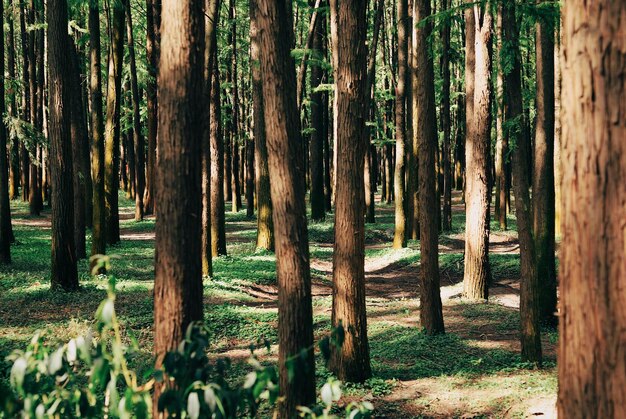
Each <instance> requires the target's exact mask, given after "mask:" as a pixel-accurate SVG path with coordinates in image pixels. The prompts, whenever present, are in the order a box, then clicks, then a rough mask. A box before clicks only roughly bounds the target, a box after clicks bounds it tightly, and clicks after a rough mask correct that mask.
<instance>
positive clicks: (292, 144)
mask: <svg viewBox="0 0 626 419" xmlns="http://www.w3.org/2000/svg"><path fill="white" fill-rule="evenodd" d="M253 3H254V4H253V7H256V8H257V9H256V13H258V15H257V17H258V19H257V23H258V30H259V35H260V36H259V46H260V50H261V51H263V54H261V56H260V64H261V74H262V80H263V105H264V115H265V132H266V134H267V146H268V151H269V153H268V155H269V170H270V178H271V179H272V182H271V184H270V187H271V194H272V207H273V217H274V234H275V240H276V274H277V280H278V339H279V347H278V368H279V389H280V396H282V397H284V399H283V401H282V402H281V403H280V405H279V416H280V417H284V418H287V417H293V416H295V408H296V406H298V405H303V406H306V405H309V404H311V403H313V402H314V401H315V360H314V357H313V349H312V345H313V310H312V303H311V272H310V265H309V243H308V242H309V240H308V231H307V221H306V205H305V200H304V195H305V189H304V186H305V185H304V178H305V171H304V161H303V160H304V159H303V150H304V147H303V143H302V137H301V134H300V118H299V115H298V107H297V106H298V105H297V102H296V74H295V66H294V61H293V58H292V57H291V54H290V51H291V45H292V42H293V39H294V38H293V29H292V28H293V22H292V18H293V14H292V13H293V12H292V9H291V1H289V0H279V1H276V0H260V1H258V2H257V1H256V0H253ZM294 357H295V359H297V360H298V361H299V362H298V364H296V365H298V369H297V371H298V372H297V374H295V376H294V377H293V378H292V379H291V380H290V379H289V373H288V365H287V361H288V360H289V359H291V358H294Z"/></svg>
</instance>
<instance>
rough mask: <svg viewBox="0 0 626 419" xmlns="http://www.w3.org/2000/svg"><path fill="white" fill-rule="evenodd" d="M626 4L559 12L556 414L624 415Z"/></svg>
mask: <svg viewBox="0 0 626 419" xmlns="http://www.w3.org/2000/svg"><path fill="white" fill-rule="evenodd" d="M624 16H626V3H624V2H623V1H607V0H599V1H594V2H585V1H581V0H572V1H568V2H566V3H565V7H564V9H563V44H562V48H563V53H562V55H561V57H562V65H563V67H562V68H563V75H562V77H563V79H562V80H563V90H562V94H563V102H562V114H561V115H562V127H563V137H562V141H563V150H562V154H561V155H562V156H563V179H562V188H563V225H562V228H563V240H562V242H561V262H560V282H559V285H560V298H561V300H560V316H559V397H558V403H557V406H558V413H559V417H563V418H569V417H576V418H578V417H585V418H587V417H589V418H592V417H593V418H623V417H626V392H625V391H624V389H625V388H626V342H625V335H624V330H626V312H625V311H624V307H626V293H625V292H624V278H626V257H625V256H626V236H625V235H624V220H626V205H625V203H626V184H625V183H624V174H625V173H626V142H625V141H624V139H625V138H626V78H625V77H624V75H625V74H626V39H625V37H624Z"/></svg>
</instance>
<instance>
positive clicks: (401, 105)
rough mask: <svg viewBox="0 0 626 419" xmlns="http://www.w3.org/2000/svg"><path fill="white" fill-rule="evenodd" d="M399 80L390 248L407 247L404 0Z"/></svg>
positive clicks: (400, 10)
mask: <svg viewBox="0 0 626 419" xmlns="http://www.w3.org/2000/svg"><path fill="white" fill-rule="evenodd" d="M397 13H398V22H397V24H398V79H397V81H396V104H395V106H396V171H395V175H394V195H395V199H396V202H395V204H396V208H395V232H394V237H393V248H394V249H400V248H402V247H406V240H407V237H406V223H407V221H406V207H407V205H406V200H407V199H408V197H407V196H406V194H405V192H406V157H407V156H406V155H405V151H406V150H405V148H406V142H407V138H406V85H407V84H408V81H409V73H408V71H407V70H408V69H407V67H408V57H407V56H408V38H409V28H408V19H409V10H408V4H407V0H398V12H397Z"/></svg>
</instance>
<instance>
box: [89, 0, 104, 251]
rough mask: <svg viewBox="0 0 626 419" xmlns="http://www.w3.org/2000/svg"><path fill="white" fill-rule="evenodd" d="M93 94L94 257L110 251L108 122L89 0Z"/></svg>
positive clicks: (96, 18) (94, 3) (94, 6)
mask: <svg viewBox="0 0 626 419" xmlns="http://www.w3.org/2000/svg"><path fill="white" fill-rule="evenodd" d="M89 55H90V64H89V66H90V76H89V94H90V97H91V100H90V103H91V112H90V119H91V162H92V165H91V178H92V181H93V227H92V229H91V255H92V256H95V255H103V254H104V253H105V252H106V207H105V198H104V121H103V120H102V64H101V61H100V12H99V8H98V0H89Z"/></svg>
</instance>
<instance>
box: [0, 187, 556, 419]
mask: <svg viewBox="0 0 626 419" xmlns="http://www.w3.org/2000/svg"><path fill="white" fill-rule="evenodd" d="M456 198H457V200H458V197H456ZM120 203H121V206H122V209H121V211H122V214H121V218H122V221H121V223H122V225H121V227H122V243H121V244H120V245H118V246H115V247H114V248H111V249H109V254H111V255H118V256H119V258H116V259H114V260H113V270H112V272H111V273H112V274H114V275H116V277H117V278H118V280H119V285H118V290H119V294H118V299H117V309H118V312H119V314H120V318H121V321H122V323H123V325H124V327H125V328H129V329H132V331H133V334H134V335H135V336H136V337H137V338H138V339H139V341H140V347H141V348H142V349H141V352H140V353H139V354H138V356H136V357H135V358H134V359H133V361H132V362H133V363H134V366H135V367H136V368H137V369H138V370H140V371H141V370H146V369H147V368H148V367H149V365H150V363H151V362H152V356H151V351H152V323H153V321H152V287H153V276H154V270H153V257H154V219H147V220H146V221H143V222H141V223H136V222H134V221H133V220H132V211H133V209H132V203H131V202H130V201H128V200H126V199H125V198H124V197H123V196H120ZM227 207H228V206H227ZM12 209H13V217H14V218H13V220H14V230H15V236H16V240H17V243H16V245H15V246H14V247H13V248H12V252H13V264H12V265H11V266H10V267H9V268H2V270H1V271H0V380H6V379H7V377H8V372H9V368H10V366H9V365H8V364H7V363H6V362H5V361H4V357H5V356H6V355H8V354H9V353H11V351H13V350H14V349H16V348H24V347H25V345H26V344H27V342H28V341H29V340H30V338H31V336H32V335H33V334H34V333H35V331H37V330H45V331H46V336H47V337H48V339H50V341H51V342H62V341H66V340H69V339H70V338H72V337H75V336H76V335H78V334H80V333H84V332H85V331H86V329H87V328H88V327H89V326H90V324H91V323H92V318H93V314H94V312H95V310H96V308H97V306H98V304H99V302H100V301H101V300H102V299H103V298H104V296H105V289H106V278H103V277H100V278H90V277H89V275H88V274H87V265H88V263H87V261H81V264H80V271H81V272H82V274H81V283H82V289H81V291H79V292H76V293H70V294H65V293H55V292H51V291H50V290H49V269H50V224H49V213H48V212H44V214H43V216H42V217H38V218H31V217H29V216H28V215H27V214H28V209H27V206H25V205H24V204H22V203H18V202H13V203H12ZM453 222H454V228H453V231H452V232H451V234H447V235H442V236H441V237H440V253H441V255H440V267H441V281H442V300H443V304H444V319H445V322H446V330H447V334H446V335H444V336H440V337H427V336H425V335H423V334H422V333H420V325H419V284H418V279H417V272H418V263H419V243H417V242H411V243H410V245H409V248H407V249H403V250H401V251H394V250H392V249H391V248H390V242H391V241H392V239H393V209H392V207H390V206H388V205H385V204H380V205H379V206H378V207H377V223H376V224H373V225H367V232H366V239H367V250H366V266H365V268H366V276H367V296H368V298H367V303H368V322H369V323H368V326H369V338H370V347H371V359H372V368H373V374H374V377H373V378H372V379H370V380H369V381H368V382H367V383H365V384H363V385H348V386H347V389H346V394H347V399H348V400H349V399H366V400H370V401H372V402H373V403H374V405H375V407H376V409H377V410H376V416H377V417H397V418H410V417H416V418H418V417H463V418H468V417H472V418H475V417H527V416H534V415H536V414H543V415H544V416H543V417H549V416H551V415H553V414H554V408H553V405H554V402H555V394H556V385H557V384H556V368H555V362H556V361H555V345H556V341H557V336H556V333H555V332H554V331H551V330H548V331H546V333H544V337H543V345H544V353H545V357H546V362H545V364H546V367H545V368H544V369H542V370H533V369H530V368H529V366H528V365H525V364H523V363H521V361H520V357H519V343H518V317H519V313H518V305H519V297H518V294H519V248H518V245H517V242H516V240H517V235H516V233H515V231H506V232H503V231H498V227H497V225H496V224H493V225H492V238H491V264H492V272H493V275H494V283H493V284H492V285H491V289H490V295H491V297H490V301H489V303H484V304H476V303H469V302H466V301H464V300H463V299H462V298H461V291H462V284H461V281H462V276H463V229H464V215H463V211H462V206H461V205H460V203H458V202H456V205H455V211H454V216H453ZM509 225H510V226H512V228H514V227H515V220H514V219H510V220H509ZM255 226H256V223H255V221H254V220H248V219H246V217H245V211H243V212H240V213H237V214H233V213H227V242H228V253H229V256H228V257H222V258H219V259H216V260H215V261H214V269H215V275H214V277H213V278H206V279H205V280H204V299H205V304H206V305H205V313H206V321H207V324H208V326H209V328H210V330H211V332H212V338H213V346H212V349H211V355H212V356H214V357H223V356H227V357H229V358H231V359H232V360H233V364H232V367H231V375H232V377H233V380H237V379H240V378H241V377H243V375H244V374H245V373H246V372H247V370H248V367H247V366H246V364H245V360H246V358H247V356H248V354H249V347H250V345H251V344H255V343H257V342H259V340H261V341H263V340H267V341H268V342H269V343H270V344H271V348H272V349H271V351H270V352H269V353H267V352H266V351H260V352H259V354H260V355H261V359H262V360H263V361H265V362H273V361H275V359H276V358H275V357H276V342H277V336H276V327H277V314H276V299H277V290H276V286H275V258H274V256H273V255H272V254H269V253H256V252H255V250H254V244H253V242H254V237H255ZM309 237H310V240H311V258H312V261H311V268H312V273H313V295H314V301H313V307H314V323H315V324H314V328H315V333H316V337H318V338H319V337H321V336H324V335H325V334H327V333H328V331H329V328H330V310H331V298H330V293H331V282H330V281H331V279H332V242H333V224H332V214H330V216H329V217H327V221H326V222H323V223H311V224H310V225H309ZM317 371H318V379H319V380H320V382H321V381H324V380H325V379H326V377H328V375H329V374H330V373H329V372H328V371H327V370H326V369H325V367H324V365H323V362H322V360H321V357H319V356H318V368H317Z"/></svg>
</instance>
